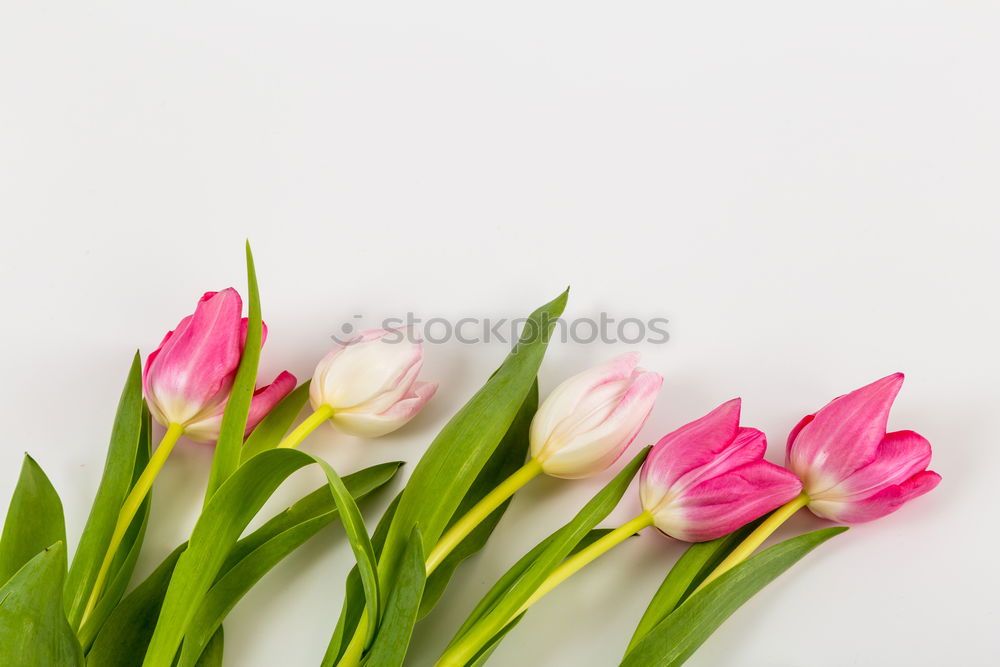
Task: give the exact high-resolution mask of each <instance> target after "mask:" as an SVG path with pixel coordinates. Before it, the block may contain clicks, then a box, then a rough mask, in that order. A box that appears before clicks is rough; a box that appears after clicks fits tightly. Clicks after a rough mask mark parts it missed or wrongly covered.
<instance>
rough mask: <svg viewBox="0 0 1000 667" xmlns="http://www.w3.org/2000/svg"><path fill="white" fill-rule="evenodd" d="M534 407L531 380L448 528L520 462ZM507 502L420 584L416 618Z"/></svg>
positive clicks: (483, 538)
mask: <svg viewBox="0 0 1000 667" xmlns="http://www.w3.org/2000/svg"><path fill="white" fill-rule="evenodd" d="M537 410H538V383H537V382H535V383H534V384H533V385H532V387H531V390H530V391H529V392H528V396H527V397H526V398H525V399H524V403H523V404H522V405H521V409H520V410H519V411H518V413H517V416H516V417H514V421H513V422H512V423H511V425H510V427H509V428H508V429H507V433H506V434H505V435H504V437H503V440H501V441H500V445H499V446H498V447H497V448H496V451H494V452H493V456H491V457H490V460H489V461H487V462H486V465H485V466H483V469H482V470H481V471H480V473H479V476H478V477H476V481H475V482H473V483H472V487H471V488H470V489H469V491H468V493H466V494H465V498H463V499H462V502H461V503H460V504H459V506H458V509H457V510H456V511H455V515H454V516H453V517H452V521H451V522H450V523H449V525H448V527H449V528H450V527H451V524H452V523H454V522H455V521H458V519H460V518H461V517H462V516H464V515H465V513H466V512H468V511H469V510H470V509H471V508H472V507H473V506H474V505H475V504H476V503H478V502H479V501H480V500H482V499H483V497H484V496H485V495H486V494H488V493H489V492H490V491H492V490H493V489H495V488H496V487H497V485H498V484H499V483H500V482H501V481H503V480H505V479H507V478H508V477H510V475H511V474H513V473H514V471H516V470H517V469H518V468H520V467H521V466H522V465H523V464H524V461H525V458H527V454H528V429H529V428H530V427H531V419H532V418H533V417H534V416H535V412H536V411H537ZM509 505H510V501H509V500H508V501H507V502H505V503H503V504H502V505H500V507H498V508H497V509H496V510H494V511H493V513H492V514H490V515H489V516H488V517H486V518H485V519H484V520H483V521H482V522H481V523H480V524H479V525H478V526H476V528H475V530H473V531H472V532H471V533H469V535H468V537H466V538H465V539H464V540H462V541H461V542H460V543H459V544H458V546H457V547H455V549H454V550H453V551H452V552H451V553H450V554H448V557H447V558H445V559H444V560H443V561H442V562H441V564H440V565H438V567H437V569H436V570H434V572H433V574H431V576H430V577H428V579H427V585H426V587H425V588H424V596H423V599H421V601H420V618H423V617H424V616H426V615H427V614H429V613H430V611H431V610H432V609H433V608H434V605H436V604H437V602H438V600H440V599H441V596H442V595H443V594H444V591H445V588H446V587H447V586H448V582H449V581H451V578H452V576H453V575H454V574H455V570H456V569H457V568H458V566H459V565H460V564H461V563H462V561H464V560H465V559H467V558H469V557H470V556H472V555H473V554H475V553H477V552H478V551H480V550H481V549H482V548H483V547H484V546H486V541H487V540H489V538H490V535H492V534H493V530H494V529H495V528H496V527H497V524H499V523H500V519H502V518H503V515H504V512H506V511H507V507H508V506H509Z"/></svg>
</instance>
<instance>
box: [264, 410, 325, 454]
mask: <svg viewBox="0 0 1000 667" xmlns="http://www.w3.org/2000/svg"><path fill="white" fill-rule="evenodd" d="M332 416H333V408H331V407H330V406H329V405H321V406H319V407H318V408H316V410H315V411H314V412H313V413H312V414H311V415H309V416H308V417H306V418H305V419H303V420H302V423H301V424H299V425H298V426H296V427H295V428H294V429H292V432H291V433H289V434H288V435H286V436H285V439H284V440H282V441H281V442H280V443H278V448H279V449H281V448H294V447H298V446H299V445H300V444H301V443H302V441H303V440H305V439H306V436H308V435H309V434H310V433H312V432H313V431H315V430H316V429H317V428H318V427H319V425H320V424H322V423H323V422H325V421H326V420H327V419H329V418H330V417H332Z"/></svg>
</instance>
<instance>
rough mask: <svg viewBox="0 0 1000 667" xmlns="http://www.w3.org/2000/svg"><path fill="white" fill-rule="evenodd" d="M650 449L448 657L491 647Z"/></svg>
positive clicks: (559, 535) (617, 496)
mask: <svg viewBox="0 0 1000 667" xmlns="http://www.w3.org/2000/svg"><path fill="white" fill-rule="evenodd" d="M649 449H650V448H649V447H646V448H645V449H643V450H642V451H641V452H639V454H638V455H636V457H635V458H633V459H632V460H631V461H630V462H629V463H628V464H627V465H626V466H625V467H624V468H623V469H622V470H621V472H619V473H618V474H617V475H616V476H615V477H614V479H612V480H611V481H610V482H609V483H608V484H607V486H605V487H604V488H603V489H601V490H600V491H599V492H598V493H597V494H596V495H595V496H594V497H593V498H592V499H591V500H590V502H588V503H587V504H586V505H585V506H584V507H583V509H582V510H580V512H579V513H578V514H577V515H576V516H575V517H574V518H573V519H572V520H571V521H570V522H569V523H567V524H566V525H565V526H563V527H562V528H560V529H559V530H558V531H556V533H555V534H554V535H553V537H552V540H551V542H549V543H548V545H547V546H546V547H545V548H544V549H543V550H542V551H541V552H540V553H539V554H538V556H537V557H536V558H535V559H534V561H533V562H532V563H531V564H530V565H529V566H528V567H527V568H526V569H525V571H524V573H523V574H522V575H521V576H520V577H519V578H518V580H517V581H516V582H514V584H513V585H512V586H511V587H510V589H509V590H508V591H507V592H506V594H504V596H503V597H502V598H501V599H500V600H498V601H497V603H496V605H494V606H493V608H492V609H490V611H488V612H487V613H485V614H484V615H483V617H482V618H480V619H479V620H478V621H476V622H475V623H474V624H473V625H472V626H471V627H470V628H468V630H467V631H466V632H465V634H464V635H463V636H462V637H460V638H456V640H453V642H452V645H451V648H449V649H448V651H447V655H448V657H449V658H451V659H452V660H453V661H457V660H460V659H461V660H464V661H465V662H469V661H471V660H472V659H473V658H474V657H475V656H476V655H477V654H478V652H479V651H480V650H481V649H482V648H483V647H484V646H486V645H488V644H489V642H490V640H491V638H492V637H494V636H495V635H496V634H497V633H498V632H500V631H502V630H503V628H504V626H506V625H507V624H508V623H509V622H510V621H511V620H512V619H513V618H514V617H515V615H516V614H517V612H518V610H519V609H520V608H521V606H522V605H523V604H524V603H525V602H527V601H528V598H530V597H531V595H532V594H533V593H534V592H535V590H536V589H537V588H538V587H539V586H540V585H541V584H542V582H543V581H545V579H546V577H548V576H549V574H551V573H552V571H553V570H555V569H556V568H557V567H558V566H559V564H560V563H562V561H563V560H564V559H565V558H566V557H567V556H568V555H569V554H570V553H571V552H572V550H573V548H574V547H575V546H576V545H577V544H579V542H580V540H582V539H583V538H584V536H586V535H587V533H589V532H590V531H591V529H593V527H594V526H595V525H597V523H598V522H599V521H601V520H602V519H604V518H605V517H607V515H608V514H609V513H610V512H611V510H613V509H614V508H615V506H616V505H617V504H618V501H619V500H621V497H622V495H624V493H625V490H626V489H627V488H628V486H629V484H630V483H631V482H632V478H633V477H635V475H636V473H637V472H638V471H639V468H640V467H641V466H642V463H643V461H645V459H646V456H647V455H648V454H649Z"/></svg>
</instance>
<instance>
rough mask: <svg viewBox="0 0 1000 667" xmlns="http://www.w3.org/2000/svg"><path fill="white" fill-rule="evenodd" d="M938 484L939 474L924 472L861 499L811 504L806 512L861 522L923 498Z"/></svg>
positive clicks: (825, 517) (930, 471)
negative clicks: (919, 497) (920, 497)
mask: <svg viewBox="0 0 1000 667" xmlns="http://www.w3.org/2000/svg"><path fill="white" fill-rule="evenodd" d="M940 481H941V475H939V474H937V473H936V472H934V471H932V470H925V471H923V472H918V473H917V474H916V475H913V476H912V477H910V478H909V479H907V480H906V481H904V482H903V483H902V484H898V485H894V486H889V487H886V488H884V489H882V490H881V491H878V492H876V493H875V494H873V495H871V496H869V497H868V498H864V499H861V500H847V501H841V500H819V501H810V503H809V509H810V510H811V511H812V512H813V514H815V515H816V516H819V517H822V518H824V519H830V520H831V521H838V522H841V523H864V522H865V521H873V520H874V519H879V518H881V517H883V516H885V515H887V514H891V513H893V512H895V511H896V510H898V509H899V508H900V507H902V506H903V505H904V504H905V503H906V502H908V501H910V500H913V499H914V498H916V497H918V496H922V495H924V494H925V493H927V492H928V491H930V490H931V489H933V488H934V487H936V486H937V485H938V483H939V482H940Z"/></svg>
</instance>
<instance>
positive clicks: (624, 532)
mask: <svg viewBox="0 0 1000 667" xmlns="http://www.w3.org/2000/svg"><path fill="white" fill-rule="evenodd" d="M652 525H653V515H652V514H650V513H649V512H643V513H642V514H640V515H639V516H637V517H635V518H634V519H631V520H630V521H627V522H625V523H623V524H622V525H621V526H619V527H618V528H615V529H614V530H612V531H611V532H610V533H608V534H607V535H605V536H603V537H601V538H600V539H598V540H595V541H594V542H593V543H592V544H590V545H588V546H587V547H586V548H584V549H580V551H578V552H576V553H575V554H573V555H572V556H570V557H569V558H567V559H566V560H564V561H563V562H562V565H560V566H559V567H557V568H556V569H555V570H553V572H552V574H550V575H549V576H548V577H546V579H545V581H543V582H542V584H541V586H539V587H538V588H537V589H535V592H534V593H532V595H531V597H530V598H528V600H527V602H525V603H524V604H523V605H521V608H520V609H518V610H517V613H516V614H514V617H513V618H517V617H518V616H520V615H521V614H522V613H524V612H525V611H527V609H528V607H530V606H531V605H533V604H535V603H536V602H538V601H539V600H541V599H542V597H544V596H545V595H546V594H547V593H549V592H550V591H551V590H552V589H553V588H555V587H556V586H558V585H559V584H561V583H562V582H564V581H566V580H567V579H569V578H570V577H572V576H573V575H574V574H576V573H577V572H579V571H580V570H581V569H582V568H583V567H584V566H585V565H587V563H590V562H591V561H593V560H595V559H597V558H598V557H599V556H602V555H603V554H605V553H607V552H608V551H610V550H611V549H613V548H614V547H616V546H618V545H619V544H621V543H622V542H624V541H625V540H627V539H628V538H629V537H631V536H632V535H635V534H636V533H637V532H639V531H640V530H642V529H644V528H649V527H650V526H652Z"/></svg>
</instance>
